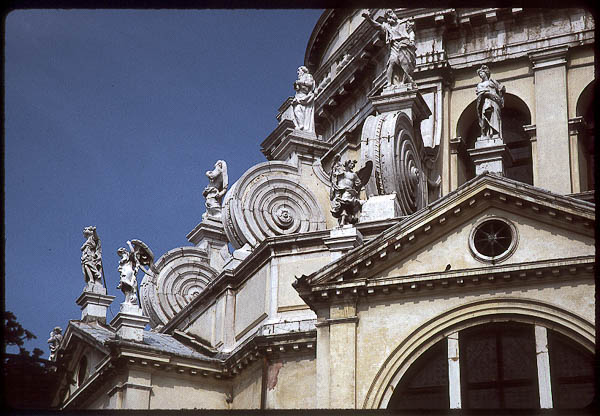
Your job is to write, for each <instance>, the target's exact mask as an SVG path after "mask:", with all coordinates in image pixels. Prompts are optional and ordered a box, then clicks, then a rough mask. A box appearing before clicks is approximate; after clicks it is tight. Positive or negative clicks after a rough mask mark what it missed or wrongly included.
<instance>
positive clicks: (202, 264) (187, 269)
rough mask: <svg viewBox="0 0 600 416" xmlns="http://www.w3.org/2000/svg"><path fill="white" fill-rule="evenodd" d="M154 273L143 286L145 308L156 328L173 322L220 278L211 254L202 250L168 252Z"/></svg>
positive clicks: (185, 248) (142, 295) (191, 248)
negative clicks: (170, 321)
mask: <svg viewBox="0 0 600 416" xmlns="http://www.w3.org/2000/svg"><path fill="white" fill-rule="evenodd" d="M153 271H154V274H153V276H149V275H146V276H144V279H143V280H142V283H141V284H140V295H141V296H140V300H141V304H142V307H143V309H144V312H145V313H146V314H147V316H148V317H149V318H150V326H151V327H153V328H154V327H156V326H158V325H165V324H166V323H167V322H169V320H171V318H173V316H175V314H177V313H178V312H179V311H181V310H182V309H183V308H184V307H186V306H187V305H188V304H189V303H190V302H191V301H192V299H194V297H196V296H197V295H199V294H200V293H201V292H202V291H203V290H204V288H205V287H206V286H207V285H208V284H209V283H210V282H211V281H212V280H213V279H214V278H215V277H216V276H217V271H216V270H215V269H214V268H212V267H211V266H210V264H209V258H208V254H207V251H206V250H205V249H201V248H199V247H180V248H175V249H173V250H170V251H168V252H167V253H165V254H164V255H163V256H162V257H161V258H160V259H159V260H158V262H157V263H156V264H155V267H154V270H153Z"/></svg>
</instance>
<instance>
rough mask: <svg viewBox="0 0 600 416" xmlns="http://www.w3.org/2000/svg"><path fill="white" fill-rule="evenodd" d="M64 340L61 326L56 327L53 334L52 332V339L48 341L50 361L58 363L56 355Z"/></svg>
mask: <svg viewBox="0 0 600 416" xmlns="http://www.w3.org/2000/svg"><path fill="white" fill-rule="evenodd" d="M62 339H63V336H62V328H61V327H60V326H57V327H54V329H53V330H52V332H50V338H49V339H48V346H49V348H50V357H49V358H48V359H49V360H50V361H56V353H57V352H58V347H60V343H61V342H62Z"/></svg>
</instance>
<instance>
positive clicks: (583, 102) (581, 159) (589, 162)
mask: <svg viewBox="0 0 600 416" xmlns="http://www.w3.org/2000/svg"><path fill="white" fill-rule="evenodd" d="M595 87H596V81H595V80H593V81H591V82H590V83H589V84H588V85H587V86H586V87H585V88H584V89H583V90H582V91H581V93H580V94H579V97H578V98H577V105H576V110H575V111H576V112H575V114H576V115H577V117H582V118H583V121H584V123H583V128H582V129H581V130H579V133H578V140H577V160H576V162H575V163H578V165H579V184H580V191H591V190H593V189H595V184H596V181H595V176H594V173H595V164H596V163H595V146H594V144H595V125H594V124H595V123H594V122H595V114H594V111H595V109H596V106H595V101H596V100H595V94H594V92H595Z"/></svg>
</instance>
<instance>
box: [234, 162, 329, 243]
mask: <svg viewBox="0 0 600 416" xmlns="http://www.w3.org/2000/svg"><path fill="white" fill-rule="evenodd" d="M223 226H224V227H225V234H226V235H227V238H228V240H229V241H230V242H231V244H232V245H233V247H234V248H236V249H239V248H241V247H242V246H244V245H245V244H246V243H248V244H250V246H252V247H256V246H257V245H258V244H259V243H260V242H261V241H263V240H264V239H265V238H267V237H272V236H276V235H283V234H293V233H303V232H308V231H316V230H324V229H325V217H324V215H323V212H322V211H321V207H320V206H319V203H318V202H317V199H316V197H315V196H314V194H313V193H312V192H311V191H310V189H308V187H306V186H305V185H303V184H302V182H301V180H300V175H299V173H298V168H297V167H296V166H294V165H291V164H289V163H285V162H278V161H277V162H264V163H260V164H258V165H255V166H254V167H252V168H250V169H249V170H247V171H246V173H244V175H242V177H241V178H240V179H239V180H238V181H237V182H236V183H235V184H233V186H232V187H231V189H230V190H229V192H227V194H226V195H225V199H224V201H223Z"/></svg>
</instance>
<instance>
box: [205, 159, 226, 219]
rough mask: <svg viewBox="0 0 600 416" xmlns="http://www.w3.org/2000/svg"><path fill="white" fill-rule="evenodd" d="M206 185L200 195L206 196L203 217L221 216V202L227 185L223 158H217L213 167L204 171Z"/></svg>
mask: <svg viewBox="0 0 600 416" xmlns="http://www.w3.org/2000/svg"><path fill="white" fill-rule="evenodd" d="M206 176H207V177H208V185H207V186H206V188H204V191H203V192H202V195H203V196H204V198H206V203H205V206H206V213H205V214H204V215H203V218H206V216H208V217H213V218H219V219H220V218H221V202H222V200H223V196H224V195H225V193H226V192H227V186H229V182H228V177H227V163H225V161H224V160H218V161H217V163H215V168H214V169H213V170H209V171H208V172H206Z"/></svg>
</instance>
